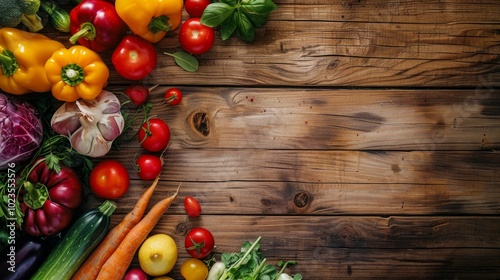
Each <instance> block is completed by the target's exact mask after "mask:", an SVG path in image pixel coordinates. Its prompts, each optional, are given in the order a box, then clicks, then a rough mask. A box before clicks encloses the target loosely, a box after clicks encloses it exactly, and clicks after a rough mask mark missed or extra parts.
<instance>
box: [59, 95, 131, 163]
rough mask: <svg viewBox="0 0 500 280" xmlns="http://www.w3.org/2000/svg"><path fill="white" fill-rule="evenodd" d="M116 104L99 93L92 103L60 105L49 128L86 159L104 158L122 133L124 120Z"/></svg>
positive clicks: (117, 103)
mask: <svg viewBox="0 0 500 280" xmlns="http://www.w3.org/2000/svg"><path fill="white" fill-rule="evenodd" d="M120 107H121V105H120V101H119V100H118V98H117V97H116V96H115V95H114V94H113V93H112V92H109V91H106V90H103V91H102V92H101V93H100V94H99V95H98V96H97V97H96V98H95V99H94V100H84V99H78V100H77V101H75V102H66V103H64V104H63V105H62V106H61V107H59V109H57V111H56V112H55V113H54V115H53V116H52V119H51V121H50V125H51V127H52V129H53V130H54V131H55V132H57V133H59V134H61V135H66V136H68V138H69V140H70V143H71V146H72V147H73V149H75V151H77V152H78V153H80V154H82V155H86V156H89V157H100V156H104V155H105V154H107V153H108V152H109V150H110V149H111V144H112V143H113V141H114V140H115V139H116V138H117V137H118V136H119V135H120V134H121V133H122V132H123V127H124V125H125V120H124V118H123V115H122V114H121V112H120Z"/></svg>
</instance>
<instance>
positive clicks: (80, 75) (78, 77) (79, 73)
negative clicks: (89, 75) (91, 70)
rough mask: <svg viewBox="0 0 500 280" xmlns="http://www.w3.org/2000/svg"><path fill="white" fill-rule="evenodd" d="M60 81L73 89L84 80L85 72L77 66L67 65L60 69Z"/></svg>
mask: <svg viewBox="0 0 500 280" xmlns="http://www.w3.org/2000/svg"><path fill="white" fill-rule="evenodd" d="M61 79H62V80H63V81H64V82H65V83H66V84H68V85H70V86H72V87H74V86H76V85H78V84H80V83H81V82H83V80H84V79H85V71H84V70H83V68H82V67H81V66H80V65H78V64H75V63H73V64H67V65H65V66H64V67H63V68H62V71H61Z"/></svg>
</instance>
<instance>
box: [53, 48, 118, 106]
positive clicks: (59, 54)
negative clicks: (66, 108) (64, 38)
mask: <svg viewBox="0 0 500 280" xmlns="http://www.w3.org/2000/svg"><path fill="white" fill-rule="evenodd" d="M45 73H46V75H47V78H48V80H49V82H51V83H52V95H53V96H54V97H55V98H56V99H58V100H61V101H66V102H73V101H76V100H77V99H79V98H82V99H86V100H93V99H95V98H96V97H97V96H98V95H99V93H101V91H102V89H103V88H104V87H105V86H106V85H107V82H108V78H109V69H108V67H107V66H106V64H104V62H103V61H102V59H101V57H100V56H99V55H98V54H97V53H96V52H94V51H92V50H91V49H89V48H87V47H85V46H82V45H76V46H73V47H71V48H69V49H66V48H63V49H60V50H58V51H56V52H54V54H53V55H52V56H51V57H50V58H49V59H48V60H47V63H46V64H45Z"/></svg>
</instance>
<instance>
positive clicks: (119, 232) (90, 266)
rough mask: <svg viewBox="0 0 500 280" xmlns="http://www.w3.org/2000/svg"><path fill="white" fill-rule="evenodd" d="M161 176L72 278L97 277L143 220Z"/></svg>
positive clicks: (86, 278) (89, 279)
mask: <svg viewBox="0 0 500 280" xmlns="http://www.w3.org/2000/svg"><path fill="white" fill-rule="evenodd" d="M159 179H160V177H157V178H156V179H155V180H154V181H153V183H152V184H151V186H150V187H149V188H147V189H146V191H144V193H143V194H142V195H141V197H140V198H139V200H138V201H137V203H136V205H135V207H134V209H132V211H130V212H129V213H128V214H127V215H126V216H125V217H124V218H123V220H122V221H121V222H120V223H119V224H117V225H116V226H114V227H113V228H112V229H111V230H110V231H109V232H108V234H107V235H106V237H104V239H103V240H102V241H101V242H100V243H99V245H98V246H97V248H96V249H94V251H92V254H90V255H89V257H88V258H87V259H86V260H85V262H84V263H83V264H82V265H81V266H80V268H79V269H78V270H77V271H76V273H75V274H74V275H73V277H72V279H78V280H94V279H96V277H97V275H98V274H99V271H100V270H101V267H102V266H103V265H104V263H105V262H106V260H107V259H108V258H109V257H110V256H111V255H112V254H113V252H114V251H115V250H116V248H117V247H118V246H119V245H120V243H121V242H122V241H123V239H124V238H125V236H126V235H127V233H129V231H130V230H131V229H132V228H133V227H134V226H135V225H136V224H137V223H139V221H140V220H141V218H142V216H143V215H144V212H146V208H147V206H148V203H149V200H150V199H151V196H152V195H153V192H154V190H155V188H156V185H157V184H158V180H159Z"/></svg>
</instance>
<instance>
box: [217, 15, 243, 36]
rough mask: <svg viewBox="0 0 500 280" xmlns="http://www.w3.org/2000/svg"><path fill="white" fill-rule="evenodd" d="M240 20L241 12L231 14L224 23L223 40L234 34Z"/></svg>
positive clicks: (222, 28)
mask: <svg viewBox="0 0 500 280" xmlns="http://www.w3.org/2000/svg"><path fill="white" fill-rule="evenodd" d="M239 20H240V14H239V13H232V14H231V16H230V17H229V18H228V19H227V20H225V21H224V22H223V23H222V25H221V30H220V34H221V38H222V40H227V39H229V37H231V35H233V33H234V31H235V30H236V28H238V23H239Z"/></svg>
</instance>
